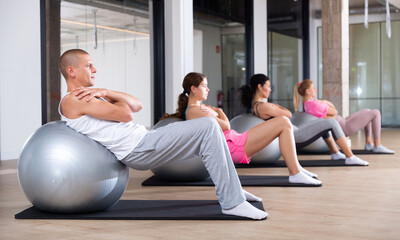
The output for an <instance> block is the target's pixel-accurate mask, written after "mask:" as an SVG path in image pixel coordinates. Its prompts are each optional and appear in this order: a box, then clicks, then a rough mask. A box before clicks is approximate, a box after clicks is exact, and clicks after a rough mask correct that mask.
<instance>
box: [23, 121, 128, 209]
mask: <svg viewBox="0 0 400 240" xmlns="http://www.w3.org/2000/svg"><path fill="white" fill-rule="evenodd" d="M18 179H19V183H20V186H21V188H22V190H23V192H24V194H25V196H26V197H27V198H28V200H29V201H30V202H31V203H32V204H33V205H34V206H35V207H37V208H39V209H41V210H43V211H48V212H57V213H80V212H93V211H100V210H103V209H106V208H109V207H111V206H113V205H114V204H115V203H116V202H117V201H118V200H119V199H120V198H121V196H122V194H123V193H124V191H125V188H126V186H127V184H128V180H129V169H128V167H127V166H125V165H124V164H122V163H120V162H119V161H118V160H117V159H116V157H115V156H114V154H112V153H111V152H110V151H109V150H107V149H106V148H105V147H103V146H102V145H100V144H99V143H97V142H95V141H93V140H92V139H90V138H89V137H87V136H85V135H83V134H81V133H79V132H77V131H75V130H73V129H72V128H70V127H68V126H67V125H66V124H65V122H63V121H56V122H50V123H48V124H46V125H44V126H42V127H40V128H39V129H38V130H37V131H36V132H35V133H34V134H33V135H32V136H31V137H30V138H29V139H28V140H27V142H26V143H25V145H24V147H23V149H22V152H21V155H20V157H19V161H18Z"/></svg>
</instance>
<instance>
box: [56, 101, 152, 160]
mask: <svg viewBox="0 0 400 240" xmlns="http://www.w3.org/2000/svg"><path fill="white" fill-rule="evenodd" d="M68 94H69V93H68ZM68 94H67V95H68ZM67 95H66V96H67ZM64 97H65V96H64ZM63 99H64V98H63ZM61 101H62V99H61ZM61 101H60V104H59V105H58V112H59V113H60V115H61V120H63V121H65V122H66V124H67V126H69V127H71V128H73V129H75V130H76V131H78V132H80V133H83V134H85V135H86V136H88V137H90V138H91V139H93V140H95V141H97V142H99V143H100V144H101V145H103V146H105V147H106V148H107V149H108V150H110V151H111V152H112V153H113V154H114V155H115V156H116V157H117V159H118V160H121V159H123V158H124V157H126V156H127V155H128V154H130V153H131V152H132V151H133V149H135V147H136V146H137V145H138V144H139V143H140V141H141V140H142V139H143V137H144V136H145V135H146V133H147V132H148V130H147V129H146V128H145V127H144V126H143V125H140V124H136V123H133V122H132V121H131V122H127V123H124V122H114V121H108V120H104V119H99V118H95V117H91V116H88V115H83V116H81V117H79V118H76V119H69V118H67V117H65V116H64V115H63V114H62V113H61Z"/></svg>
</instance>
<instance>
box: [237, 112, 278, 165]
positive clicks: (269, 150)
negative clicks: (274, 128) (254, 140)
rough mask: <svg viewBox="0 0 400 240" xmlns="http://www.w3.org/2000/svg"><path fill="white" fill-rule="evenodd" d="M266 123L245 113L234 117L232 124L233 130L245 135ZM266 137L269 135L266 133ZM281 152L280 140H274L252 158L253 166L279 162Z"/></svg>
mask: <svg viewBox="0 0 400 240" xmlns="http://www.w3.org/2000/svg"><path fill="white" fill-rule="evenodd" d="M263 122H265V121H264V120H262V119H261V118H258V117H256V116H254V115H253V114H248V113H243V114H240V115H238V116H236V117H234V118H233V119H232V120H231V121H230V123H231V128H232V129H234V130H235V131H236V132H238V133H243V132H245V131H247V130H249V129H251V128H253V127H255V126H257V125H258V124H261V123H263ZM265 134H266V135H267V134H268V133H265ZM280 157H281V152H280V149H279V138H276V139H274V140H273V141H272V142H271V143H270V144H269V145H268V146H267V147H266V148H264V149H263V150H261V151H260V152H259V153H257V154H256V155H254V156H253V157H251V162H250V163H251V164H272V163H275V162H277V161H278V160H279V158H280Z"/></svg>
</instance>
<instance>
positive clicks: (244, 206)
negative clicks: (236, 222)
mask: <svg viewBox="0 0 400 240" xmlns="http://www.w3.org/2000/svg"><path fill="white" fill-rule="evenodd" d="M222 213H223V214H228V215H235V216H240V217H247V218H252V219H264V218H266V217H267V216H268V213H267V212H264V211H262V210H260V209H258V208H256V207H254V206H253V205H251V204H250V203H249V202H247V201H244V202H242V203H241V204H239V205H237V206H236V207H234V208H231V209H228V210H224V209H222Z"/></svg>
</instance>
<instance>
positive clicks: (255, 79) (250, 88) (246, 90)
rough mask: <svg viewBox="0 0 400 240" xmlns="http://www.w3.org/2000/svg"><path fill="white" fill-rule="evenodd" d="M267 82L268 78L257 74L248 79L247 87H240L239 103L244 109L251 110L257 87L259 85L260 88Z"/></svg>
mask: <svg viewBox="0 0 400 240" xmlns="http://www.w3.org/2000/svg"><path fill="white" fill-rule="evenodd" d="M267 81H269V77H268V76H266V75H264V74H262V73H259V74H255V75H253V76H252V77H251V78H250V81H249V84H248V85H243V86H241V87H240V101H241V102H242V104H243V105H244V106H245V107H247V108H249V109H251V107H252V106H251V102H252V101H253V97H254V94H256V91H257V88H258V85H259V84H261V86H264V84H265V83H266V82H267Z"/></svg>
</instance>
